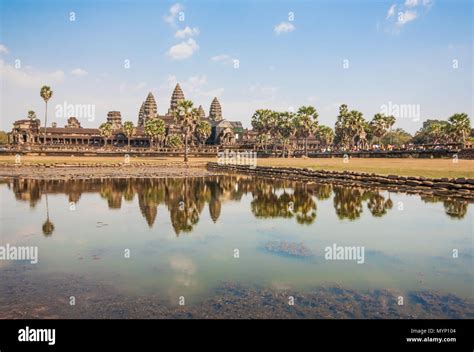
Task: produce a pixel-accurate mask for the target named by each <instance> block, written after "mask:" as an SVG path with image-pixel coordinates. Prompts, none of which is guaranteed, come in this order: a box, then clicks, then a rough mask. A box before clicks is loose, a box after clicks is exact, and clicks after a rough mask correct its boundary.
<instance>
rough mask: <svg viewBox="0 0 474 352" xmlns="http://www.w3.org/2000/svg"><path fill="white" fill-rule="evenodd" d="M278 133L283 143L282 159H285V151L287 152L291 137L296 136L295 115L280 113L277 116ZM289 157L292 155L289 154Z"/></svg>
mask: <svg viewBox="0 0 474 352" xmlns="http://www.w3.org/2000/svg"><path fill="white" fill-rule="evenodd" d="M276 117H277V123H276V126H277V132H276V134H277V135H278V137H279V138H280V139H281V141H282V146H283V149H282V154H281V156H282V158H284V157H285V151H286V146H287V145H288V142H289V141H290V138H291V136H293V135H294V133H295V131H296V127H295V123H294V118H295V114H293V113H291V112H280V113H278V114H277V116H276ZM287 154H288V157H289V156H290V153H287Z"/></svg>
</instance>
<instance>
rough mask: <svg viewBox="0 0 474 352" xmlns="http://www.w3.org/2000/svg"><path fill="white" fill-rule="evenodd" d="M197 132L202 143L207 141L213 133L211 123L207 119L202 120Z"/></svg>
mask: <svg viewBox="0 0 474 352" xmlns="http://www.w3.org/2000/svg"><path fill="white" fill-rule="evenodd" d="M196 134H197V137H198V139H199V140H200V141H201V143H202V145H203V146H204V144H205V143H206V141H207V139H208V138H209V136H210V135H211V124H210V123H209V122H207V121H205V120H202V121H200V122H199V123H198V124H197V126H196Z"/></svg>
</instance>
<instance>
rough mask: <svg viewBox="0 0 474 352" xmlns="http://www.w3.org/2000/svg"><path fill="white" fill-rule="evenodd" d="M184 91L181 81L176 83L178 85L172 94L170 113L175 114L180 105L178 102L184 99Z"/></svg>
mask: <svg viewBox="0 0 474 352" xmlns="http://www.w3.org/2000/svg"><path fill="white" fill-rule="evenodd" d="M184 99H185V98H184V93H183V90H182V89H181V86H180V85H179V83H177V84H176V87H174V91H173V94H172V95H171V102H170V108H169V109H168V115H170V116H171V115H173V114H174V112H175V111H176V108H177V107H178V103H179V102H180V101H182V100H184Z"/></svg>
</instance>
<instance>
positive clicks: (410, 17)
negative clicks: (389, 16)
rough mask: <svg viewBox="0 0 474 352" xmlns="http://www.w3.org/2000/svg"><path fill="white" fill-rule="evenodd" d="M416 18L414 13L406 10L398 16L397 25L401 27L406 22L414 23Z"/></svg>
mask: <svg viewBox="0 0 474 352" xmlns="http://www.w3.org/2000/svg"><path fill="white" fill-rule="evenodd" d="M417 17H418V15H417V14H416V11H411V10H406V11H405V12H401V13H399V14H398V19H397V25H398V26H403V25H405V24H407V23H408V22H411V21H414V20H415V19H416V18H417Z"/></svg>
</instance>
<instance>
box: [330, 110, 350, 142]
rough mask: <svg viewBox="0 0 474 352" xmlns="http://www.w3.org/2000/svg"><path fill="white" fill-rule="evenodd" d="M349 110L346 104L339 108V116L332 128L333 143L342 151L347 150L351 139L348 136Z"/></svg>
mask: <svg viewBox="0 0 474 352" xmlns="http://www.w3.org/2000/svg"><path fill="white" fill-rule="evenodd" d="M349 115H350V114H349V110H348V108H347V105H346V104H342V105H341V106H339V115H338V116H337V120H336V124H335V126H334V134H335V136H334V143H335V144H336V145H337V146H338V147H339V148H342V149H343V150H346V149H347V148H349V144H350V141H351V137H350V134H349Z"/></svg>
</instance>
